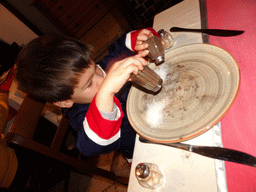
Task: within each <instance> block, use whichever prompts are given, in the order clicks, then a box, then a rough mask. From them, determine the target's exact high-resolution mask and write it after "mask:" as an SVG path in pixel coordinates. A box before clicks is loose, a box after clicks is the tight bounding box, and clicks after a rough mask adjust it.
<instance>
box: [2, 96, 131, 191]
mask: <svg viewBox="0 0 256 192" xmlns="http://www.w3.org/2000/svg"><path fill="white" fill-rule="evenodd" d="M44 106H45V102H44V101H40V100H37V99H34V98H32V97H30V96H26V97H25V99H24V101H23V103H22V104H21V106H20V109H19V111H18V113H17V116H16V117H15V119H14V122H13V125H12V127H11V129H10V131H9V132H8V133H7V135H6V137H5V140H6V141H7V142H8V143H9V144H10V145H13V146H19V147H22V148H26V149H28V150H29V151H31V156H32V155H33V153H34V152H36V153H39V154H42V155H44V156H48V157H50V158H52V159H55V160H57V161H58V162H63V163H64V165H70V166H71V168H72V169H74V170H75V171H77V172H78V173H81V174H83V175H89V176H92V175H98V176H100V177H103V178H104V179H108V180H112V181H114V182H118V183H119V184H122V185H126V186H127V185H128V178H124V177H119V176H117V175H116V174H115V173H114V172H113V170H112V169H111V170H110V171H107V170H104V169H101V168H99V167H97V166H95V165H94V164H95V163H94V162H95V158H97V157H86V158H81V154H79V156H78V157H73V156H72V155H69V154H66V153H64V152H62V151H61V146H62V143H63V141H64V138H65V135H66V133H67V130H68V127H69V121H68V119H67V118H66V117H65V116H63V118H62V120H61V122H60V124H59V126H58V128H57V130H56V132H55V135H54V137H53V140H52V142H51V144H50V146H47V145H45V144H42V143H39V142H38V141H35V140H34V133H35V131H36V128H37V127H38V126H37V122H38V120H39V118H40V116H41V113H42V110H43V108H44ZM115 156H117V154H115ZM28 158H30V157H28ZM114 162H115V159H113V163H114ZM111 167H112V168H113V167H114V165H111ZM64 169H66V167H64Z"/></svg>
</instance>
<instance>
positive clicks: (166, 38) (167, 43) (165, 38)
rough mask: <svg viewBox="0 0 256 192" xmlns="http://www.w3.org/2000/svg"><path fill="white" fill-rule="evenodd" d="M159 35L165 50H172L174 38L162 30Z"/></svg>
mask: <svg viewBox="0 0 256 192" xmlns="http://www.w3.org/2000/svg"><path fill="white" fill-rule="evenodd" d="M157 33H158V34H159V35H160V39H161V41H162V43H163V47H164V49H165V50H167V49H170V48H171V47H172V46H173V38H172V36H171V34H170V33H168V32H167V31H165V30H164V29H160V30H159V31H158V32H157Z"/></svg>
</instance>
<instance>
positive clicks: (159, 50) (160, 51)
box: [144, 35, 165, 65]
mask: <svg viewBox="0 0 256 192" xmlns="http://www.w3.org/2000/svg"><path fill="white" fill-rule="evenodd" d="M144 43H147V44H148V48H147V49H148V51H149V53H148V57H149V58H150V59H151V60H152V61H154V62H155V64H156V65H159V64H161V63H163V62H164V56H165V54H164V46H163V44H162V42H161V39H160V38H159V37H157V36H155V35H154V36H153V37H151V38H149V39H147V40H146V41H144Z"/></svg>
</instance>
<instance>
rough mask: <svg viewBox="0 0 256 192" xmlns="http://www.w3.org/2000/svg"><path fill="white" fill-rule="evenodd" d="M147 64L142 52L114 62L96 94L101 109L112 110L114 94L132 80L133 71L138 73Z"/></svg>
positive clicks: (104, 110)
mask: <svg viewBox="0 0 256 192" xmlns="http://www.w3.org/2000/svg"><path fill="white" fill-rule="evenodd" d="M147 64H148V62H147V61H146V60H145V59H144V58H142V56H141V55H140V54H138V55H135V56H133V57H128V58H126V59H123V60H121V61H118V62H116V63H114V64H113V65H112V66H111V67H110V69H109V71H108V72H107V76H106V78H105V79H104V81H103V83H102V84H101V86H100V89H99V91H98V93H97V96H96V104H97V107H98V108H99V110H100V111H103V112H111V111H112V109H113V98H114V95H115V94H116V93H117V92H118V91H119V90H120V89H121V88H122V87H123V85H124V84H125V83H126V82H127V81H128V80H130V75H131V73H134V74H135V75H136V74H137V73H138V71H139V70H142V69H143V66H144V65H147Z"/></svg>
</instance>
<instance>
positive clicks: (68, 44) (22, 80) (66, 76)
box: [16, 35, 92, 103]
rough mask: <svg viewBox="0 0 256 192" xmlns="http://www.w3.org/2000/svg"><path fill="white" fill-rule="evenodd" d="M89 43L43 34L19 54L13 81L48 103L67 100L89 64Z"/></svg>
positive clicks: (25, 90)
mask: <svg viewBox="0 0 256 192" xmlns="http://www.w3.org/2000/svg"><path fill="white" fill-rule="evenodd" d="M91 50H92V48H91V46H89V45H87V44H85V43H82V42H80V41H78V40H76V39H73V38H71V37H65V36H58V35H45V36H41V37H39V38H36V39H34V40H32V41H31V42H30V43H28V44H27V46H26V47H25V48H24V49H22V50H21V52H20V53H19V55H18V57H17V60H16V64H17V70H16V80H17V81H18V88H19V89H20V90H21V91H24V92H26V93H29V94H31V95H32V96H34V97H37V98H41V99H44V100H46V101H48V102H52V103H53V102H57V101H63V100H68V99H70V98H71V95H72V94H73V93H74V88H75V87H76V85H77V84H78V78H79V77H80V76H81V73H82V72H84V71H85V70H86V69H87V68H88V67H89V66H90V65H91V58H90V56H91Z"/></svg>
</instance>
